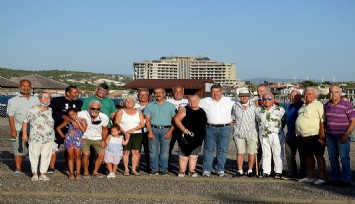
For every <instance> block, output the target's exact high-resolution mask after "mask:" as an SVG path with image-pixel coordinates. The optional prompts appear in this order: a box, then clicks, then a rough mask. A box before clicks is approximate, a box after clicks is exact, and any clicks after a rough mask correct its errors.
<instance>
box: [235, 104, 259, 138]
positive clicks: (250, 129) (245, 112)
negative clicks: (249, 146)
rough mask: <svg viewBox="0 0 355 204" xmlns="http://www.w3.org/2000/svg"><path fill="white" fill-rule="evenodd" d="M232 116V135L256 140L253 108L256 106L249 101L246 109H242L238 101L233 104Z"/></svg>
mask: <svg viewBox="0 0 355 204" xmlns="http://www.w3.org/2000/svg"><path fill="white" fill-rule="evenodd" d="M233 109H234V116H235V125H234V136H235V137H237V138H239V139H250V140H254V141H258V132H257V131H256V129H257V124H256V118H255V109H256V106H255V105H254V103H249V104H248V108H247V109H243V107H242V105H241V104H240V102H236V103H235V104H234V107H233Z"/></svg>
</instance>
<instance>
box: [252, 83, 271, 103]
mask: <svg viewBox="0 0 355 204" xmlns="http://www.w3.org/2000/svg"><path fill="white" fill-rule="evenodd" d="M256 90H257V93H258V97H256V98H254V104H255V106H256V107H259V106H262V105H263V104H264V101H263V95H264V94H265V93H266V92H269V90H268V88H267V87H266V85H264V84H260V85H259V86H258V87H257V89H256Z"/></svg>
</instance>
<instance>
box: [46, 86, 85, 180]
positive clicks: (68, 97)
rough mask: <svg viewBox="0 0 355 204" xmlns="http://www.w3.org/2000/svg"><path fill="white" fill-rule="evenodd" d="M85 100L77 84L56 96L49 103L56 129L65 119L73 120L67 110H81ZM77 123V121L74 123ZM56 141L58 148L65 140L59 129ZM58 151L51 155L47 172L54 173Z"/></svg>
mask: <svg viewBox="0 0 355 204" xmlns="http://www.w3.org/2000/svg"><path fill="white" fill-rule="evenodd" d="M82 105H83V102H82V101H81V100H79V88H78V87H76V86H68V87H67V88H66V89H65V96H59V97H55V98H53V99H52V100H51V104H50V105H49V106H50V107H51V108H52V111H53V113H52V116H53V119H54V130H56V129H57V127H58V126H59V125H60V124H62V123H63V121H64V120H65V121H67V122H72V119H70V118H69V117H68V116H67V110H68V109H69V108H74V109H76V110H78V111H79V110H81V106H82ZM74 124H75V123H74ZM67 131H68V129H67V128H64V129H63V133H64V134H66V133H67ZM55 138H56V139H55V143H57V145H58V148H59V146H60V145H61V144H63V142H64V138H62V137H61V136H60V135H59V133H58V132H57V131H55ZM57 153H58V152H56V151H55V152H53V153H52V157H51V162H50V165H49V168H48V171H47V173H54V167H55V162H56V159H57ZM64 159H65V164H66V166H67V161H68V155H67V154H66V151H65V152H64Z"/></svg>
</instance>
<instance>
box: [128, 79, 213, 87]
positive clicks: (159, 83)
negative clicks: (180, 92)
mask: <svg viewBox="0 0 355 204" xmlns="http://www.w3.org/2000/svg"><path fill="white" fill-rule="evenodd" d="M205 83H212V84H213V83H214V81H213V80H212V79H137V80H135V81H132V82H129V83H127V84H126V85H124V86H123V87H124V88H131V89H139V88H147V89H155V88H164V89H171V88H172V87H175V86H182V87H184V89H203V88H204V87H205Z"/></svg>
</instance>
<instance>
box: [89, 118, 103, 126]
mask: <svg viewBox="0 0 355 204" xmlns="http://www.w3.org/2000/svg"><path fill="white" fill-rule="evenodd" d="M101 122H102V120H101V117H100V116H99V120H95V121H91V124H93V125H99V124H101Z"/></svg>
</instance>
